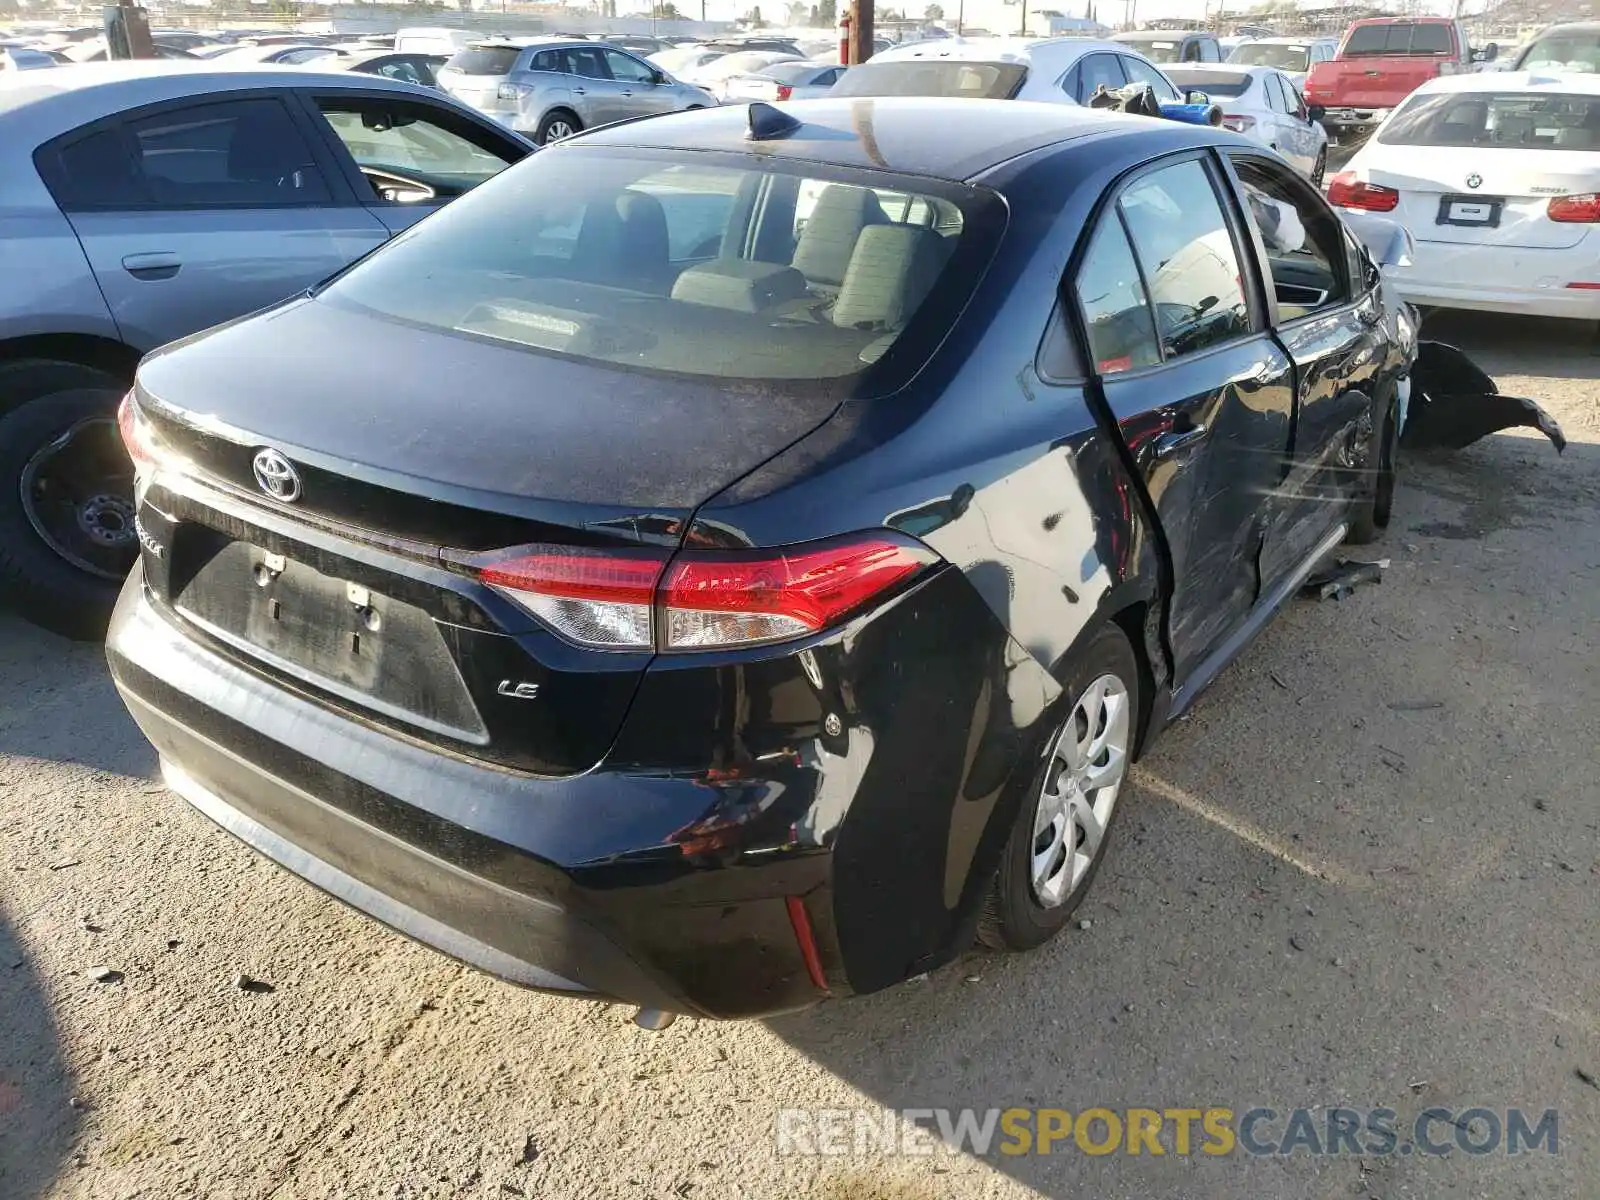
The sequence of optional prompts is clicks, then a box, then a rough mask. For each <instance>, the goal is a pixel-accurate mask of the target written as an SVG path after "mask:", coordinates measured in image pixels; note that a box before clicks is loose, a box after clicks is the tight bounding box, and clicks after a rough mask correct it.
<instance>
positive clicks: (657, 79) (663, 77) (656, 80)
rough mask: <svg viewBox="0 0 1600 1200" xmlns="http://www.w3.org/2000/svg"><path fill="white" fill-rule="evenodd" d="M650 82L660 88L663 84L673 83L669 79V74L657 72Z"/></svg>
mask: <svg viewBox="0 0 1600 1200" xmlns="http://www.w3.org/2000/svg"><path fill="white" fill-rule="evenodd" d="M650 82H651V83H653V84H656V85H657V86H658V87H659V86H660V85H661V84H663V83H671V82H672V81H671V80H670V79H668V78H667V73H666V72H665V71H657V72H656V73H655V74H654V75H653V76H651V78H650Z"/></svg>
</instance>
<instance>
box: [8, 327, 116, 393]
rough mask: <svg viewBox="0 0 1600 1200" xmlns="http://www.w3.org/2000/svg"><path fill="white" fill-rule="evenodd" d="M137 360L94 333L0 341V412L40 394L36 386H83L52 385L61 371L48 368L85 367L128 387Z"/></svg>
mask: <svg viewBox="0 0 1600 1200" xmlns="http://www.w3.org/2000/svg"><path fill="white" fill-rule="evenodd" d="M140 357H141V356H140V353H139V351H137V350H135V349H134V348H133V347H132V346H129V345H128V344H127V343H125V342H119V341H115V340H113V339H111V338H104V337H96V336H95V335H93V334H84V333H52V334H37V335H34V336H31V337H21V338H12V339H10V340H8V341H0V413H4V412H7V411H9V410H10V409H12V408H15V407H16V406H17V405H18V404H23V403H26V402H27V401H28V400H31V399H34V398H35V397H36V396H38V395H40V394H43V393H41V392H40V391H39V390H38V388H39V387H43V388H44V389H46V390H47V391H56V390H64V389H66V388H71V387H77V386H82V385H81V383H79V382H76V381H74V382H66V383H62V384H61V386H60V387H56V386H54V385H53V384H52V382H51V381H50V377H51V375H52V374H59V373H61V372H59V371H56V372H51V371H49V368H52V367H54V368H60V367H63V366H64V367H80V368H83V367H86V368H88V369H89V370H91V371H99V372H101V373H102V374H105V375H109V376H111V377H112V378H114V379H117V380H120V381H121V382H123V383H125V384H129V383H132V381H133V373H134V370H135V369H136V368H137V367H138V365H139V359H140Z"/></svg>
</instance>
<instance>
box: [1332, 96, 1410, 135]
mask: <svg viewBox="0 0 1600 1200" xmlns="http://www.w3.org/2000/svg"><path fill="white" fill-rule="evenodd" d="M1313 103H1314V102H1313ZM1393 111H1394V110H1393V109H1392V108H1362V107H1351V106H1348V105H1325V106H1324V111H1323V114H1322V124H1323V127H1324V128H1326V129H1328V130H1330V131H1334V132H1342V131H1346V130H1354V129H1376V128H1377V127H1378V126H1379V125H1382V124H1383V122H1384V121H1385V120H1386V119H1387V118H1388V116H1389V114H1390V113H1391V112H1393Z"/></svg>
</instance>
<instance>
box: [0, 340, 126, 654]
mask: <svg viewBox="0 0 1600 1200" xmlns="http://www.w3.org/2000/svg"><path fill="white" fill-rule="evenodd" d="M54 365H55V366H58V367H63V368H67V369H68V370H71V371H76V372H77V373H78V374H77V378H78V379H79V381H80V382H81V386H78V387H69V388H65V389H62V390H59V391H51V392H46V393H45V394H42V395H36V396H34V397H32V398H30V399H26V400H24V401H22V402H21V403H19V404H16V405H15V406H14V407H12V408H11V410H10V411H9V412H7V413H6V414H5V415H4V416H3V417H0V599H3V600H4V601H5V602H6V603H7V604H9V605H10V606H11V607H12V608H13V609H15V610H16V612H17V613H18V614H19V615H20V616H22V617H23V618H24V619H25V620H28V621H31V622H32V623H33V624H35V625H38V626H40V627H42V628H44V629H48V630H50V631H51V632H53V633H59V634H61V635H62V636H63V637H69V638H74V639H77V640H80V641H92V640H97V639H99V638H101V637H103V636H104V635H105V630H106V622H107V621H108V620H109V619H110V616H111V608H112V605H113V604H114V603H115V602H116V598H117V592H118V590H119V589H120V588H121V582H122V581H121V579H119V578H115V577H113V574H112V573H113V572H114V571H115V569H116V567H117V566H118V565H119V564H120V563H121V562H122V561H123V560H124V558H125V560H126V567H125V568H124V574H125V573H126V569H127V568H131V567H132V565H133V561H134V559H135V558H136V557H137V551H138V542H137V540H133V539H132V529H131V512H132V499H133V497H132V490H131V489H132V478H133V468H132V465H131V464H127V465H126V475H125V476H124V475H122V474H121V473H120V472H121V470H122V464H123V463H125V462H126V460H125V458H124V459H122V460H120V461H119V462H116V463H114V464H113V463H111V461H110V455H111V451H112V448H111V447H109V446H108V445H107V443H108V442H109V441H111V440H114V439H115V438H116V425H115V418H116V406H117V400H118V398H119V397H120V396H121V395H122V393H123V391H124V390H125V388H124V387H123V385H122V384H121V383H120V382H119V381H118V380H116V379H115V378H114V377H112V376H110V375H106V374H104V373H102V372H99V371H94V370H91V369H90V368H87V367H73V366H72V365H71V364H67V363H62V364H54ZM19 374H20V373H19ZM40 377H43V376H34V378H40ZM50 377H51V378H55V379H59V378H64V376H63V375H61V374H59V373H58V374H56V375H52V376H50ZM8 381H9V380H8V379H7V376H6V375H4V374H0V385H3V384H4V383H6V382H8ZM9 398H10V397H8V396H6V394H5V393H4V392H0V399H9ZM102 418H104V419H105V421H108V422H110V424H109V427H104V428H103V427H102V422H101V419H102ZM85 423H87V424H85ZM75 429H78V430H91V431H92V433H91V434H89V436H91V437H92V438H93V439H94V441H95V444H96V448H97V453H96V454H95V455H94V457H96V458H98V459H100V460H102V461H106V462H107V464H108V465H107V467H106V468H105V469H104V471H103V472H99V471H97V472H96V475H95V479H96V486H97V487H100V488H102V490H104V491H105V492H106V493H107V494H108V495H110V496H112V497H113V498H114V500H115V501H120V502H121V503H120V504H119V505H116V509H117V512H118V513H119V514H125V515H126V516H127V518H128V519H127V521H126V522H125V523H126V524H127V526H128V541H127V543H126V544H125V545H122V544H119V546H118V547H117V548H116V551H115V553H110V552H108V553H107V556H106V558H105V559H104V561H103V562H102V572H101V573H100V574H94V573H91V572H90V571H89V570H86V569H84V568H83V567H81V566H79V565H75V564H74V563H73V562H72V561H70V560H69V559H68V558H66V557H64V556H63V555H62V554H61V553H60V552H59V551H58V550H57V549H55V548H53V547H52V546H51V544H50V543H49V542H47V541H46V540H45V538H44V537H43V536H42V535H41V534H40V532H39V528H38V527H37V526H36V525H35V523H34V517H36V516H37V515H38V513H39V512H40V511H41V505H40V503H39V501H38V498H37V496H36V494H35V493H34V492H32V491H30V493H29V496H30V498H29V500H28V501H27V502H26V503H25V502H24V494H23V489H24V484H25V480H26V479H27V478H28V477H29V473H30V464H36V462H37V459H36V456H38V455H40V454H41V453H42V452H43V451H45V450H46V449H47V448H48V447H50V446H51V445H52V443H54V442H56V441H57V440H58V439H60V438H62V437H63V435H65V434H67V433H69V432H71V431H73V430H75ZM116 449H120V446H118V447H116ZM35 470H37V468H36V467H35ZM30 512H32V513H33V514H34V516H33V517H30ZM124 549H125V550H126V554H125V555H124V554H123V553H122V551H123V550H124Z"/></svg>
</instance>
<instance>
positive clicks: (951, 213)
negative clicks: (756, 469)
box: [321, 146, 1005, 395]
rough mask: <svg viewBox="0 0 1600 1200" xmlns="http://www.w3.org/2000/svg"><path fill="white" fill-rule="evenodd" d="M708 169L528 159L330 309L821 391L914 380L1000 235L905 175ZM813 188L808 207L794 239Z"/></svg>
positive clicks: (586, 156)
mask: <svg viewBox="0 0 1600 1200" xmlns="http://www.w3.org/2000/svg"><path fill="white" fill-rule="evenodd" d="M695 158H696V161H695V162H694V163H692V164H686V163H683V162H682V161H681V160H680V159H679V158H677V157H674V156H671V155H665V154H653V153H650V152H648V151H621V150H617V149H611V148H607V149H605V150H584V149H582V148H580V147H577V146H574V147H571V148H562V149H561V150H559V151H546V152H544V153H541V154H536V155H532V156H530V157H529V158H528V159H527V160H526V161H525V162H523V163H522V164H520V165H519V166H518V168H517V169H516V170H515V171H511V172H507V173H506V174H505V175H504V176H502V177H500V178H498V179H494V180H491V181H489V182H488V183H486V184H484V185H483V186H482V187H480V188H478V189H477V190H475V191H472V192H470V193H468V194H467V195H466V196H465V197H463V198H462V199H461V200H458V201H455V202H453V203H452V204H450V205H449V206H448V207H446V208H445V209H443V210H442V211H441V212H440V213H438V214H437V215H435V216H434V217H431V218H430V219H429V220H427V221H426V222H423V223H422V224H420V225H418V226H416V227H415V228H414V229H413V230H411V231H410V232H408V233H407V234H405V235H402V236H401V237H400V238H398V239H396V240H395V241H394V242H392V243H391V244H390V245H389V246H387V247H386V248H384V249H383V250H381V251H379V252H378V253H377V254H375V255H373V256H372V257H370V258H369V259H367V260H365V261H364V262H363V263H361V264H360V265H359V266H357V267H356V268H355V269H353V270H352V271H350V272H348V273H347V274H345V275H342V276H340V277H339V278H338V279H337V280H335V281H334V282H333V283H332V284H331V285H330V286H329V287H328V288H327V289H326V290H325V291H324V292H322V293H321V297H322V298H323V299H324V300H325V301H326V302H329V303H334V304H341V305H352V306H357V307H359V308H362V309H365V310H368V311H371V312H376V313H379V314H382V315H386V316H389V317H392V318H395V319H398V320H400V321H402V322H404V323H406V324H409V325H413V326H423V327H426V328H432V329H439V330H444V331H448V332H451V333H454V334H457V335H460V336H466V337H472V338H478V339H485V340H490V341H493V342H497V343H499V344H502V345H508V346H515V347H518V348H520V349H524V350H529V351H536V352H539V353H546V354H554V355H558V356H560V357H563V358H569V359H577V360H580V361H590V362H598V363H605V364H608V365H612V366H616V367H623V368H627V369H630V370H636V371H645V372H664V373H670V374H673V375H682V376H696V377H702V378H715V379H723V380H746V381H760V382H761V383H762V384H772V385H774V386H777V387H781V386H782V385H785V384H788V385H790V386H793V387H797V388H802V389H804V390H806V391H808V392H811V391H816V390H818V389H819V388H822V387H823V385H830V387H838V386H841V385H845V383H846V381H853V380H854V379H855V377H857V376H861V375H865V374H868V373H871V375H872V377H873V378H874V379H875V380H884V379H890V380H893V379H904V378H908V377H909V375H908V374H905V372H907V371H908V369H909V370H914V369H915V367H916V366H920V363H921V362H922V361H923V360H924V359H925V357H926V355H927V354H928V353H929V350H930V348H931V347H934V346H937V345H938V344H939V342H940V341H941V340H942V339H943V336H944V333H945V332H946V331H947V329H948V327H949V323H950V322H952V321H953V320H954V319H955V316H956V315H957V314H958V313H959V312H960V309H961V307H962V306H963V305H964V304H965V302H966V297H967V296H968V295H969V294H970V291H971V289H972V287H973V286H974V283H975V281H976V279H977V278H978V277H980V276H981V274H982V269H983V266H984V265H986V263H987V261H988V258H989V256H990V255H991V254H992V252H993V246H994V244H995V242H996V240H997V239H998V237H999V236H1000V234H1001V232H1002V231H1003V228H1004V223H1005V222H1004V215H1003V206H1002V204H1001V202H1000V201H999V199H998V198H997V197H995V196H994V195H993V194H992V193H990V192H988V191H986V190H984V189H981V188H973V187H968V186H964V185H958V184H946V183H941V182H935V181H931V180H927V179H922V178H918V179H915V180H906V181H905V182H904V183H903V184H898V183H895V184H894V185H893V186H891V187H890V189H889V190H887V191H883V190H881V189H882V187H883V185H885V184H889V183H890V182H891V181H893V180H894V177H893V176H888V177H885V176H883V175H882V174H880V173H877V172H874V173H871V174H866V175H859V176H858V175H855V174H854V173H851V172H840V173H839V174H838V175H837V176H835V177H833V178H828V179H823V180H819V179H814V178H810V177H808V176H806V175H804V174H800V173H798V171H799V167H798V166H789V165H787V164H784V163H782V162H777V163H770V164H769V163H751V162H749V161H748V160H746V159H744V158H743V157H732V156H730V157H726V158H724V157H723V156H714V155H696V156H695ZM802 189H804V190H805V191H806V192H807V193H808V194H811V195H812V196H813V199H812V200H811V202H810V210H809V212H808V214H807V215H806V217H805V219H804V221H803V222H798V224H799V225H800V228H799V231H798V234H797V233H796V225H797V219H796V215H795V214H796V209H797V208H798V202H799V197H800V194H801V191H802ZM919 214H925V215H926V217H927V220H926V223H919V222H918V221H917V220H916V217H917V215H919ZM895 386H898V385H897V384H888V385H879V384H877V383H874V382H870V381H869V382H864V383H862V384H861V385H859V386H858V385H856V384H854V383H853V382H852V383H849V384H848V385H847V387H846V390H847V392H848V394H854V395H860V394H863V392H865V393H866V394H875V393H877V392H879V391H880V387H881V388H882V390H893V387H895Z"/></svg>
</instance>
